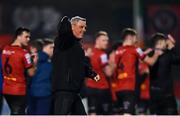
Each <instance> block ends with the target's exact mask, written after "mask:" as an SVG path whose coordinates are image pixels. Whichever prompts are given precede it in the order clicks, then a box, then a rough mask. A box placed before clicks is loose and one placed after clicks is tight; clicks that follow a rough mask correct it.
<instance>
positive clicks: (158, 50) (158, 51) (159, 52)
mask: <svg viewBox="0 0 180 116" xmlns="http://www.w3.org/2000/svg"><path fill="white" fill-rule="evenodd" d="M163 53H164V52H163V50H160V49H155V54H156V55H158V56H161V55H162V54H163Z"/></svg>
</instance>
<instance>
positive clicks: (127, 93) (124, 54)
mask: <svg viewBox="0 0 180 116" xmlns="http://www.w3.org/2000/svg"><path fill="white" fill-rule="evenodd" d="M121 39H123V45H122V46H121V47H119V48H118V50H117V51H116V56H115V62H116V64H117V66H116V71H115V72H116V73H115V76H116V78H117V86H118V87H117V89H116V95H117V99H118V103H119V105H121V108H122V114H124V115H132V114H135V104H136V97H137V96H136V95H137V94H136V87H137V73H138V61H139V59H142V60H144V61H145V62H148V63H149V64H152V63H154V62H155V60H156V59H157V58H158V56H159V55H154V56H153V57H152V58H149V57H147V56H146V54H148V53H149V52H151V51H152V50H151V49H147V50H146V51H145V52H143V51H142V49H141V48H139V47H136V45H137V42H138V39H137V32H136V31H135V30H134V29H131V28H126V29H124V30H123V31H122V35H121Z"/></svg>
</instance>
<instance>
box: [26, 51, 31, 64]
mask: <svg viewBox="0 0 180 116" xmlns="http://www.w3.org/2000/svg"><path fill="white" fill-rule="evenodd" d="M25 58H26V61H27V64H31V55H30V54H29V53H26V54H25Z"/></svg>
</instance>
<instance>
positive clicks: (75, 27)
mask: <svg viewBox="0 0 180 116" xmlns="http://www.w3.org/2000/svg"><path fill="white" fill-rule="evenodd" d="M72 31H73V34H74V36H75V37H76V38H78V39H82V38H83V36H84V33H85V32H86V21H82V20H79V21H78V22H76V23H73V24H72Z"/></svg>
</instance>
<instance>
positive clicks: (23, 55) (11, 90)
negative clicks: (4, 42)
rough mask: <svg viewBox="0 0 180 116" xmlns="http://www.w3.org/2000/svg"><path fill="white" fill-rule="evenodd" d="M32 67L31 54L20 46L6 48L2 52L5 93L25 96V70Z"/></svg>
mask: <svg viewBox="0 0 180 116" xmlns="http://www.w3.org/2000/svg"><path fill="white" fill-rule="evenodd" d="M31 66H32V62H31V56H30V54H29V53H28V52H27V51H26V50H25V49H23V48H21V47H19V46H6V47H5V48H4V49H3V51H2V68H3V78H4V82H3V93H4V94H9V95H25V94H26V79H25V69H27V68H30V67H31Z"/></svg>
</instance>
